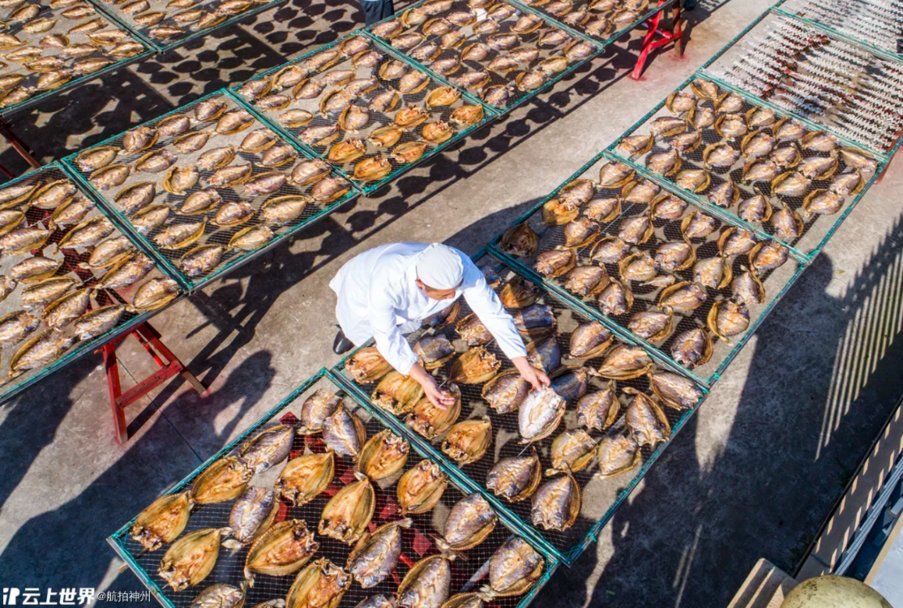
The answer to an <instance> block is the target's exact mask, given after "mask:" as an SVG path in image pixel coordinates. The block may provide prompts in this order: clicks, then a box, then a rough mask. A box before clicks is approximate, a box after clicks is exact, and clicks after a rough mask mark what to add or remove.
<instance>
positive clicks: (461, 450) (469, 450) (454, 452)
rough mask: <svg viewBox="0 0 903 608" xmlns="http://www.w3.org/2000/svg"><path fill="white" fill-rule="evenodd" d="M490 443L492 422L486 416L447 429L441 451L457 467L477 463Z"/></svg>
mask: <svg viewBox="0 0 903 608" xmlns="http://www.w3.org/2000/svg"><path fill="white" fill-rule="evenodd" d="M491 442H492V421H491V420H490V419H489V417H488V416H483V417H482V418H480V419H475V420H464V421H462V422H458V423H456V424H455V425H454V426H452V427H451V429H449V431H448V433H447V434H446V436H445V440H444V441H443V442H442V451H443V452H444V453H445V454H446V455H448V457H449V458H451V459H452V460H454V461H455V462H457V463H458V465H459V466H463V465H466V464H470V463H472V462H477V461H478V460H480V459H481V458H482V457H483V456H484V455H485V454H486V450H488V449H489V444H490V443H491Z"/></svg>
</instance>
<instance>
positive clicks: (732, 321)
mask: <svg viewBox="0 0 903 608" xmlns="http://www.w3.org/2000/svg"><path fill="white" fill-rule="evenodd" d="M707 321H708V326H709V329H710V330H712V333H713V334H715V335H716V336H718V337H719V338H721V339H722V340H726V339H727V338H729V337H731V336H735V335H737V334H742V333H743V332H745V331H746V330H747V328H748V327H749V310H747V308H746V306H744V305H743V304H737V303H736V302H733V301H731V300H723V301H719V302H715V304H714V305H713V306H712V308H711V309H710V310H709V314H708V318H707Z"/></svg>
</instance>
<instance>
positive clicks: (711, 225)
mask: <svg viewBox="0 0 903 608" xmlns="http://www.w3.org/2000/svg"><path fill="white" fill-rule="evenodd" d="M718 225H719V224H718V221H717V220H716V219H715V218H713V217H711V216H710V215H706V214H705V213H703V212H702V211H694V212H692V213H691V214H689V215H687V216H686V217H684V219H683V220H681V223H680V231H681V233H683V235H684V236H685V237H686V238H688V239H702V238H705V237H707V236H709V235H710V234H711V233H712V232H714V231H715V230H716V229H717V228H718Z"/></svg>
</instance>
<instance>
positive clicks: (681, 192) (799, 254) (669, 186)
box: [601, 69, 900, 264]
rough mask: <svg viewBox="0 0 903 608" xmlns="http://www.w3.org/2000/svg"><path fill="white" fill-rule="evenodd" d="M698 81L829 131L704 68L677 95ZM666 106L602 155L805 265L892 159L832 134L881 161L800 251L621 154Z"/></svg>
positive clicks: (660, 105) (812, 127)
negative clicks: (624, 144) (815, 239)
mask: <svg viewBox="0 0 903 608" xmlns="http://www.w3.org/2000/svg"><path fill="white" fill-rule="evenodd" d="M697 79H702V80H707V81H709V82H712V83H713V84H716V85H718V87H720V88H722V89H724V90H726V91H730V92H731V93H734V94H736V95H738V96H740V97H742V98H743V99H744V100H745V101H746V102H747V103H749V104H750V105H753V106H759V107H763V108H768V109H770V110H773V111H774V112H775V114H776V115H778V116H781V117H786V118H790V119H793V120H795V121H798V122H799V123H800V124H802V125H803V126H805V127H806V128H808V129H810V130H812V131H825V128H824V127H823V126H821V125H818V124H815V123H813V122H812V121H810V120H807V119H805V118H801V117H799V116H797V115H795V114H794V113H792V112H788V111H787V110H785V109H783V108H781V107H779V106H775V105H774V104H771V103H768V102H767V101H764V100H762V99H759V98H757V97H755V96H753V95H750V94H749V93H747V92H746V91H743V90H742V89H738V88H737V87H735V86H733V85H731V84H728V83H725V82H723V81H722V80H720V79H718V78H716V77H713V76H712V75H711V74H708V73H707V72H705V71H704V70H702V69H700V70H699V71H697V72H695V73H694V74H693V75H692V76H690V77H689V78H688V79H687V80H685V81H684V82H683V83H681V84H680V85H679V86H678V87H677V88H676V89H674V92H675V93H676V92H678V91H681V90H683V89H685V88H686V87H687V86H689V84H690V83H691V82H693V81H694V80H697ZM665 103H666V100H662V101H661V102H659V103H658V104H657V105H656V106H655V107H653V108H652V109H651V110H650V111H649V112H647V113H646V114H644V115H643V116H642V117H641V118H640V119H639V120H637V121H636V122H635V123H633V124H632V125H631V126H630V127H629V128H628V129H627V130H626V131H625V132H624V133H623V134H622V135H620V136H619V137H618V138H617V139H615V140H614V141H613V142H612V143H611V144H609V145H608V146H607V147H606V149H605V151H603V152H602V153H601V154H603V155H606V156H607V157H608V158H610V159H611V160H615V161H617V162H620V163H623V164H625V165H627V166H629V167H631V168H632V169H634V170H635V171H636V172H637V173H639V174H640V175H642V176H643V177H644V178H646V179H648V180H650V181H653V182H655V183H657V184H658V185H660V186H661V187H662V188H664V189H666V190H668V191H669V192H671V193H672V194H675V195H677V196H679V197H680V198H683V199H685V200H688V201H690V202H692V203H694V204H695V205H697V206H698V207H702V208H703V209H705V210H706V212H707V213H709V214H711V215H715V216H717V217H719V218H720V219H722V220H724V221H727V222H729V223H732V224H734V225H737V226H739V227H742V228H744V229H746V230H749V231H750V232H752V233H754V234H756V235H757V236H759V237H760V238H763V239H769V240H774V241H777V242H779V243H781V244H782V245H784V246H785V247H787V248H788V249H789V250H790V251H791V253H792V254H793V255H794V256H795V257H796V258H797V259H798V260H800V261H801V262H803V263H804V264H809V263H811V261H812V260H813V259H814V258H815V256H817V255H818V254H819V253H820V252H821V250H822V249H823V248H824V246H825V245H826V244H827V242H828V240H830V238H831V237H832V236H833V235H834V233H835V232H836V231H837V229H838V228H839V227H840V225H841V224H842V223H843V221H844V220H845V219H846V218H847V216H848V215H849V214H850V213H851V212H852V211H853V209H855V208H856V205H858V204H859V201H860V200H862V197H863V196H864V195H865V193H866V192H867V191H868V190H869V188H870V187H871V186H872V185H873V184H874V183H875V181H876V180H877V179H878V178H879V177H880V176H881V173H882V172H883V171H884V169H885V167H886V165H887V163H888V158H886V157H885V156H884V155H882V154H876V153H875V152H874V151H873V150H871V149H869V148H868V147H864V146H862V145H861V144H859V143H857V142H854V141H852V140H849V139H847V138H845V137H843V136H840V135H837V134H835V133H832V135H834V136H835V137H837V139H838V141H840V142H841V143H843V144H844V145H846V146H849V147H851V148H856V149H859V150H862V151H863V152H864V153H865V154H867V155H868V156H871V157H873V158H875V160H876V162H877V167H876V170H875V172H874V173H873V174H872V175H871V176H870V177H869V178H868V180H866V182H865V183H864V184H863V186H862V188H861V189H860V191H859V192H858V193H857V194H856V195H855V196H854V197H853V198H852V199H851V200H850V201H849V202H848V203H847V204H846V205H845V207H844V209H843V211H841V212H840V213H839V214H838V215H837V216H836V218H835V219H834V222H833V224H831V225H830V226H829V227H828V228H827V230H826V232H825V234H824V236H822V238H821V239H820V240H819V241H818V242H817V243H815V245H814V246H813V247H812V248H811V249H800V248H799V247H798V246H797V245H794V244H790V243H787V242H784V241H782V240H781V239H780V238H778V237H776V236H775V235H772V234H769V233H768V232H766V231H764V230H762V229H761V228H760V227H758V226H755V225H753V224H750V223H749V222H747V221H745V220H743V219H742V218H740V217H739V216H738V215H736V214H735V213H731V212H729V211H727V210H725V209H724V208H722V207H719V206H718V205H715V204H713V203H711V202H710V201H708V200H707V199H706V198H705V197H703V196H701V195H699V194H697V193H695V192H692V191H690V190H687V189H685V188H681V187H680V186H678V185H677V184H675V183H674V182H673V181H671V180H669V179H667V178H664V177H663V176H661V175H659V174H658V173H655V172H653V171H650V170H649V169H648V168H647V167H645V166H644V165H642V164H639V163H637V162H636V161H635V160H633V159H631V158H629V157H628V156H626V155H623V154H621V153H619V152H618V151H617V147H618V145H619V144H620V143H621V142H622V141H623V140H624V139H625V138H627V137H628V136H630V135H631V134H633V133H635V132H636V131H637V130H638V129H640V128H641V127H642V126H644V125H646V124H647V123H648V121H649V120H650V119H651V118H652V117H653V116H654V115H655V114H657V113H658V112H660V111H661V110H662V108H664V107H665ZM897 145H898V146H899V145H900V144H899V143H898V144H897Z"/></svg>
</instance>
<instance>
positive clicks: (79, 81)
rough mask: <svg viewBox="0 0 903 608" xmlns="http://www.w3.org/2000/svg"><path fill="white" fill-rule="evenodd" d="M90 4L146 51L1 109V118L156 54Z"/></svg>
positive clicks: (144, 41) (125, 28)
mask: <svg viewBox="0 0 903 608" xmlns="http://www.w3.org/2000/svg"><path fill="white" fill-rule="evenodd" d="M88 3H89V4H90V5H91V6H93V7H94V8H95V9H97V13H98V16H100V17H102V18H104V19H106V20H107V21H109V22H110V25H112V26H114V27H116V28H117V29H120V30H123V31H125V32H126V33H127V34H128V35H129V36H131V37H132V38H133V39H134V40H135V42H139V43H140V44H141V46H143V47H144V51H143V52H141V53H137V54H135V55H132V56H131V57H126V58H124V59H120V60H119V61H114V62H113V63H111V64H110V65H107V66H104V67H102V68H100V69H99V70H95V71H94V72H90V73H88V74H84V75H82V76H79V77H78V78H73V79H72V80H70V81H69V82H67V83H66V84H64V85H62V86H60V87H57V88H55V89H50V90H49V91H44V92H43V93H39V94H37V95H33V96H32V97H29V98H28V99H25V100H23V101H20V102H19V103H15V104H12V105H9V106H6V107H0V118H8V117H9V116H12V115H13V114H16V113H18V112H21V111H24V110H26V109H28V108H30V107H32V106H34V105H35V104H38V103H40V102H42V101H44V100H45V99H48V98H50V97H53V96H55V95H59V94H61V93H64V92H66V91H69V90H71V89H74V88H75V87H77V86H80V85H82V84H84V83H85V82H88V81H90V80H94V79H95V78H100V77H101V76H103V75H105V74H109V73H111V72H114V71H116V70H119V69H121V68H124V67H126V66H128V65H131V64H132V63H135V62H137V61H140V60H142V59H145V58H147V57H149V56H151V55H153V54H154V52H155V50H156V49H155V48H154V47H153V46H152V45H149V44H148V43H147V41H146V40H144V38H142V37H141V36H136V35H135V33H134V32H133V31H132V30H131V29H129V28H127V27H125V26H124V25H123V24H122V23H120V22H119V21H118V20H117V19H114V18H113V17H111V16H110V15H109V13H107V12H106V11H104V10H102V9H100V8H99V7H98V6H97V5H96V4H94V3H93V2H91V1H90V0H88ZM44 10H47V6H45V7H44Z"/></svg>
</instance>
